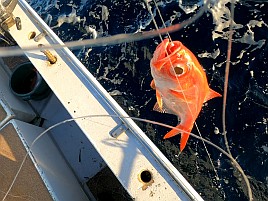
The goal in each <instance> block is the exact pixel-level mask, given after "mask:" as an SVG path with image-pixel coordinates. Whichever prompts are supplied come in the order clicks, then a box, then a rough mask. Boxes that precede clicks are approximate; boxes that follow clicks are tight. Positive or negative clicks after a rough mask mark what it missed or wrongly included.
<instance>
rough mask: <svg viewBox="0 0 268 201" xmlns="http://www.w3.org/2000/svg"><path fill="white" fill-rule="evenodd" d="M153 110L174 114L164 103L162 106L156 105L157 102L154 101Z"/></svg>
mask: <svg viewBox="0 0 268 201" xmlns="http://www.w3.org/2000/svg"><path fill="white" fill-rule="evenodd" d="M153 110H154V111H156V112H161V113H169V114H174V112H172V111H171V110H170V109H168V108H167V107H166V106H165V105H163V106H162V107H160V106H159V105H158V102H156V103H155V105H154V107H153Z"/></svg>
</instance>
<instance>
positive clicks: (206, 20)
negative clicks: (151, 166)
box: [30, 0, 268, 200]
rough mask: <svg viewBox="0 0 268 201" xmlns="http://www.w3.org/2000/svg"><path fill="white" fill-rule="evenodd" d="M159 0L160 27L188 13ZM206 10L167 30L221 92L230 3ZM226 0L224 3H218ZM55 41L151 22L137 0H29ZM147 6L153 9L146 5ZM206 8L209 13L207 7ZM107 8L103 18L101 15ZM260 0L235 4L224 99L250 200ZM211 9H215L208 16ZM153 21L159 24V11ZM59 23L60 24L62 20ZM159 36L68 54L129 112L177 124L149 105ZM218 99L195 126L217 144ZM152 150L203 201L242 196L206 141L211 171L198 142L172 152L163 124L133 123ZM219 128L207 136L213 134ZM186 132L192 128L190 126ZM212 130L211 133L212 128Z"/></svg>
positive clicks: (260, 193) (262, 166) (261, 146)
mask: <svg viewBox="0 0 268 201" xmlns="http://www.w3.org/2000/svg"><path fill="white" fill-rule="evenodd" d="M157 2H159V8H160V10H161V13H162V16H163V18H164V21H165V22H166V25H167V26H168V25H169V24H170V23H172V24H175V23H178V22H181V21H183V20H185V19H188V18H189V17H191V16H192V15H193V14H194V13H195V12H196V11H198V9H193V10H194V12H190V13H188V14H187V13H186V12H185V11H186V10H187V9H186V7H187V6H188V7H189V8H194V6H195V3H197V1H188V2H184V5H183V6H181V7H180V6H179V5H178V2H177V1H172V0H170V1H163V3H160V1H157ZM213 2H214V7H212V6H211V7H210V9H209V11H208V12H206V13H205V14H204V15H203V16H202V17H201V18H200V19H198V20H197V21H196V22H195V23H194V24H192V25H189V26H188V27H186V28H184V29H182V30H180V31H178V32H176V33H172V34H171V38H172V39H173V40H180V41H181V42H182V43H183V44H184V45H185V46H186V47H188V48H189V49H190V50H191V51H192V52H193V53H194V54H195V55H197V56H198V59H199V61H200V63H201V64H202V66H203V67H204V69H205V70H206V73H207V77H208V80H209V84H210V87H211V88H212V89H214V90H215V91H217V92H220V93H222V92H223V85H224V72H225V61H226V54H227V40H226V37H227V36H228V26H227V27H226V24H227V19H228V11H229V6H230V4H229V3H228V1H222V5H223V7H221V9H220V10H215V8H217V6H218V4H217V1H213ZM225 2H226V3H225ZM30 3H31V5H32V6H33V7H34V9H36V10H37V11H38V13H39V14H40V15H41V16H42V18H43V19H46V20H47V21H48V23H49V24H50V26H51V27H53V30H54V31H55V32H56V34H58V35H59V37H60V38H61V39H62V40H63V41H72V40H81V39H88V38H92V37H93V34H92V33H90V32H89V30H90V28H89V27H91V28H94V29H95V30H97V32H98V34H99V35H98V37H102V36H109V35H114V34H119V33H134V32H136V31H137V30H151V29H154V25H153V23H152V22H151V20H150V19H151V18H150V15H149V13H148V11H147V9H146V7H145V6H144V4H143V3H142V1H138V0H136V1H123V0H117V1H106V0H97V1H91V0H90V1H78V0H74V1H70V2H68V3H67V2H66V1H63V0H59V1H52V0H51V1H37V0H32V1H30ZM151 5H152V10H153V11H154V10H155V6H154V5H153V4H152V3H151ZM213 9H214V10H213ZM105 10H108V12H109V15H108V17H107V16H106V15H104V14H105V12H104V11H105ZM267 11H268V2H266V3H265V2H264V3H263V2H261V1H240V2H237V3H236V8H235V20H234V21H235V23H236V24H235V32H234V42H233V46H232V57H231V61H232V65H231V69H230V75H229V87H228V98H227V111H226V112H227V122H226V126H227V135H228V140H229V144H230V149H231V152H232V154H233V156H234V157H235V158H236V160H237V161H238V162H239V164H240V165H241V167H242V168H243V169H244V171H245V173H246V174H247V175H248V176H249V178H250V182H251V187H252V190H253V194H254V197H255V200H268V161H267V160H268V125H267V123H268V96H267V94H268V72H267V67H268V65H267V62H268V61H267V60H268V41H267V38H268V14H267ZM215 13H217V14H215ZM156 21H157V23H158V24H159V25H160V27H161V21H160V18H159V16H158V15H157V16H156ZM62 22H64V23H62ZM159 42H161V41H160V39H159V37H158V38H157V37H156V38H154V39H150V40H143V41H140V42H132V43H127V44H118V45H113V46H105V47H97V48H93V49H92V50H91V51H90V52H89V49H85V48H83V47H81V49H80V50H74V51H73V52H74V53H75V54H76V55H77V57H78V58H79V59H80V60H81V61H82V62H83V63H84V65H85V66H86V67H87V68H88V70H89V71H90V72H91V73H92V74H93V75H94V76H95V77H96V78H97V79H98V80H99V82H100V83H101V84H102V85H103V86H104V87H105V89H106V90H107V91H108V92H110V93H111V95H112V96H113V97H114V99H115V100H117V101H118V103H119V104H120V105H121V106H122V107H123V108H124V109H125V110H126V111H127V113H128V114H129V115H131V116H135V117H142V118H147V119H150V120H155V121H160V122H163V123H167V124H170V125H174V126H175V125H176V124H177V117H175V116H173V115H168V114H160V113H157V112H154V111H153V110H152V108H153V105H154V104H155V101H156V99H155V91H153V90H152V89H151V88H150V82H151V80H152V77H151V74H150V67H149V66H150V65H149V63H150V58H151V57H152V54H153V52H154V50H155V48H156V46H157V44H159ZM221 114H222V99H221V98H217V99H213V100H211V101H209V102H207V103H206V104H205V105H204V107H203V109H202V111H201V113H200V115H199V117H198V119H197V120H196V122H197V125H198V127H199V129H200V132H201V134H202V136H203V137H204V138H206V139H209V140H210V141H212V142H213V143H215V144H217V145H219V146H220V147H223V148H225V144H224V140H223V135H221V134H220V133H221V132H222V123H221V121H222V117H221ZM137 123H138V125H139V126H140V127H141V128H142V129H143V130H144V131H145V132H146V134H147V135H148V136H149V137H150V138H151V139H152V141H153V142H154V143H155V144H156V145H157V146H158V147H159V149H160V150H161V151H162V152H163V153H164V154H165V155H166V156H167V157H168V158H169V159H170V160H171V161H172V163H173V164H174V166H175V167H176V168H178V170H179V171H180V172H181V173H182V174H183V175H184V176H185V178H186V179H187V180H188V181H189V182H190V183H191V184H192V185H193V187H194V188H195V189H196V190H197V191H198V192H199V193H200V194H201V195H202V197H203V198H204V199H205V200H246V199H247V197H246V196H245V194H246V187H245V183H244V181H243V179H242V178H241V176H240V174H239V173H238V171H237V170H236V169H234V168H233V166H232V165H231V164H230V161H229V159H228V158H226V157H225V156H223V155H222V154H221V153H220V152H219V151H218V150H216V149H215V148H212V147H211V146H209V145H207V149H208V152H209V153H210V155H211V158H212V161H213V164H214V166H215V168H216V171H217V173H218V175H219V179H216V175H215V171H214V170H213V168H212V165H211V163H210V161H209V159H208V155H207V153H206V151H205V148H204V146H203V144H202V142H200V141H198V140H196V139H194V138H190V140H189V142H188V144H187V147H186V149H185V150H184V151H183V153H182V154H180V155H178V154H179V140H180V136H176V137H173V138H171V139H168V140H163V139H162V138H163V136H164V135H165V133H166V132H167V131H168V129H166V128H162V127H159V126H155V125H151V124H145V123H140V122H137ZM215 130H216V131H217V130H218V131H219V134H217V135H216V134H215V132H214V131H215ZM192 132H193V133H197V130H196V128H194V129H193V131H192ZM216 133H217V132H216Z"/></svg>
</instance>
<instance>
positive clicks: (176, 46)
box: [166, 41, 182, 57]
mask: <svg viewBox="0 0 268 201" xmlns="http://www.w3.org/2000/svg"><path fill="white" fill-rule="evenodd" d="M181 46H182V43H181V42H179V41H175V42H173V41H171V42H167V43H166V57H167V56H169V55H172V54H174V53H175V52H178V51H180V50H181Z"/></svg>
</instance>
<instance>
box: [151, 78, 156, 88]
mask: <svg viewBox="0 0 268 201" xmlns="http://www.w3.org/2000/svg"><path fill="white" fill-rule="evenodd" d="M150 87H151V88H152V89H154V90H155V89H156V88H155V82H154V80H152V82H151V84H150Z"/></svg>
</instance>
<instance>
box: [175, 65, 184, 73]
mask: <svg viewBox="0 0 268 201" xmlns="http://www.w3.org/2000/svg"><path fill="white" fill-rule="evenodd" d="M174 71H175V73H176V75H181V74H182V73H183V68H181V67H180V66H174Z"/></svg>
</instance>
